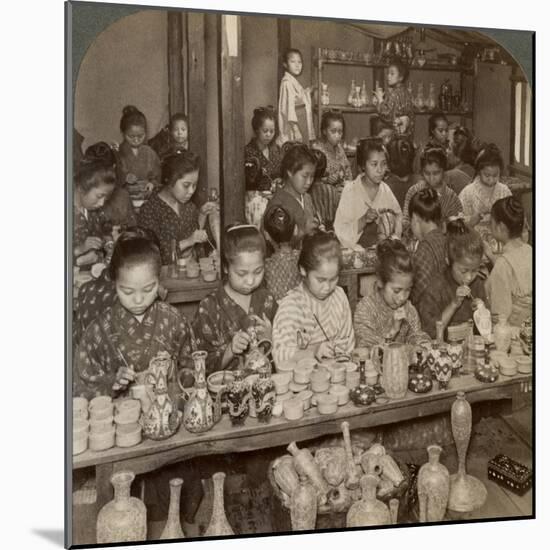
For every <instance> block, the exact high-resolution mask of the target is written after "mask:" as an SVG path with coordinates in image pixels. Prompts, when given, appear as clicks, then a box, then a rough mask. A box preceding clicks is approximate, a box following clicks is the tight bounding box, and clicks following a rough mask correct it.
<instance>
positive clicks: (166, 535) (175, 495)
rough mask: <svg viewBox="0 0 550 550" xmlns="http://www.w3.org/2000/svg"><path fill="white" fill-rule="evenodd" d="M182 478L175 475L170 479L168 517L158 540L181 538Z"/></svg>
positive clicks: (182, 536) (183, 535) (182, 534)
mask: <svg viewBox="0 0 550 550" xmlns="http://www.w3.org/2000/svg"><path fill="white" fill-rule="evenodd" d="M182 485H183V479H181V478H179V477H176V478H174V479H171V480H170V505H169V508H168V519H167V520H166V525H165V526H164V529H163V530H162V534H161V535H160V540H168V539H183V538H184V537H185V534H184V532H183V529H182V528H181V521H180V501H181V487H182Z"/></svg>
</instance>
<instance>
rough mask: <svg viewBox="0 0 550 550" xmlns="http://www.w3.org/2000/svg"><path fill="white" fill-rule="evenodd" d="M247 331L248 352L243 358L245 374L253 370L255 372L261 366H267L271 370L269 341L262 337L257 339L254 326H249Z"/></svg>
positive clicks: (270, 345)
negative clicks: (248, 338)
mask: <svg viewBox="0 0 550 550" xmlns="http://www.w3.org/2000/svg"><path fill="white" fill-rule="evenodd" d="M247 333H248V334H249V336H250V344H249V348H248V352H247V353H246V354H245V358H244V370H245V372H246V373H247V374H249V373H251V372H253V373H257V372H259V370H261V369H262V368H267V367H269V372H271V361H270V360H269V353H270V351H271V347H272V344H271V341H270V340H268V339H266V338H264V339H262V340H259V339H258V333H257V332H256V329H255V328H254V327H249V328H248V329H247Z"/></svg>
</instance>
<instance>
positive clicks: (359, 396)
mask: <svg viewBox="0 0 550 550" xmlns="http://www.w3.org/2000/svg"><path fill="white" fill-rule="evenodd" d="M349 397H350V399H351V401H352V402H353V404H354V405H356V406H357V407H366V406H368V405H370V404H371V403H374V400H375V399H376V395H375V393H374V390H373V389H372V388H371V387H370V386H368V385H367V378H366V375H365V361H360V362H359V385H358V386H356V387H355V388H353V389H352V390H350V392H349Z"/></svg>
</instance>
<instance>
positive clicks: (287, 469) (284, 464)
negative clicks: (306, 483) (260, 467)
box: [273, 455, 299, 497]
mask: <svg viewBox="0 0 550 550" xmlns="http://www.w3.org/2000/svg"><path fill="white" fill-rule="evenodd" d="M273 479H274V480H275V481H276V483H277V485H278V486H279V487H280V488H281V491H283V493H285V494H286V495H287V496H288V497H291V496H292V493H294V490H295V489H296V487H298V484H299V479H298V474H297V473H296V469H295V468H294V459H293V458H292V457H291V456H288V455H285V456H282V457H281V458H279V459H277V460H276V461H275V463H274V464H273Z"/></svg>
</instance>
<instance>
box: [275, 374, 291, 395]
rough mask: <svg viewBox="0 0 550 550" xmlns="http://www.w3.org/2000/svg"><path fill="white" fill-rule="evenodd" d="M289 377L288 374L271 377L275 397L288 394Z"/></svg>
mask: <svg viewBox="0 0 550 550" xmlns="http://www.w3.org/2000/svg"><path fill="white" fill-rule="evenodd" d="M290 377H291V375H290V373H288V372H280V373H277V374H272V375H271V380H273V382H274V384H275V393H276V394H277V395H283V394H284V393H287V392H288V389H289V388H288V385H289V384H290Z"/></svg>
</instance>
